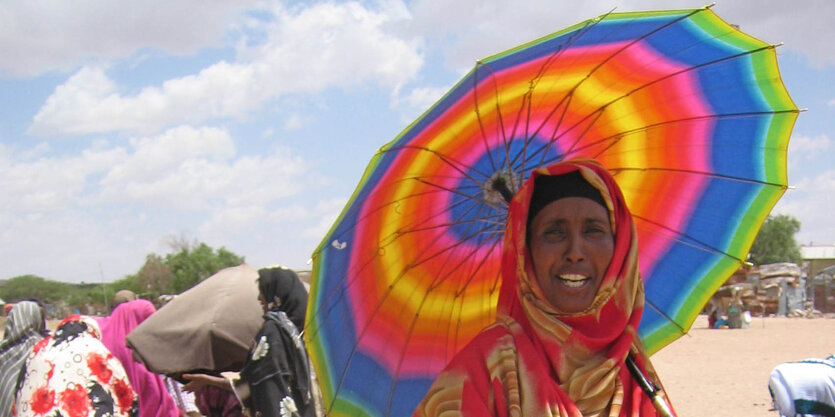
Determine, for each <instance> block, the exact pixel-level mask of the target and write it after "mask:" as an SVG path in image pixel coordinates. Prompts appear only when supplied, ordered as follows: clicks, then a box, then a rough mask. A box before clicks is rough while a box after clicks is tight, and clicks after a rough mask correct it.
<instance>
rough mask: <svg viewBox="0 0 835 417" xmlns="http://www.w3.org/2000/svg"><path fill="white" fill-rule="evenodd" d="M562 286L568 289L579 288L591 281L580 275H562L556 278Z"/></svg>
mask: <svg viewBox="0 0 835 417" xmlns="http://www.w3.org/2000/svg"><path fill="white" fill-rule="evenodd" d="M557 278H558V279H559V280H560V283H562V285H565V286H566V287H569V288H580V287H582V286H583V285H585V284H586V283H587V282H589V281H590V280H591V278H589V277H587V276H585V275H581V274H563V275H559V276H557Z"/></svg>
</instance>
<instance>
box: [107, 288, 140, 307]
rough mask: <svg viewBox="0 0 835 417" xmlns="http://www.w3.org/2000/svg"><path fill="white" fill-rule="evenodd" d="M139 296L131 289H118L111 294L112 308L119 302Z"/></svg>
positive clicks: (136, 298) (125, 301) (135, 298)
mask: <svg viewBox="0 0 835 417" xmlns="http://www.w3.org/2000/svg"><path fill="white" fill-rule="evenodd" d="M138 299H139V297H137V296H136V293H134V292H133V291H131V290H119V291H116V294H113V309H116V307H118V306H119V304H122V303H127V302H128V301H133V300H138Z"/></svg>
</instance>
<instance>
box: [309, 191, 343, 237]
mask: <svg viewBox="0 0 835 417" xmlns="http://www.w3.org/2000/svg"><path fill="white" fill-rule="evenodd" d="M347 202H348V200H347V199H343V198H334V199H331V200H327V201H323V202H320V203H319V204H318V205H317V206H316V209H315V211H314V212H315V214H316V216H317V217H318V218H319V222H318V223H316V224H315V225H314V226H312V227H309V228H307V229H305V230H303V231H302V233H301V236H303V237H305V238H311V239H313V238H316V239H321V238H323V237H324V236H325V234H327V233H328V230H330V228H331V226H333V223H334V222H335V221H336V219H337V217H339V213H341V212H342V209H343V208H344V207H345V204H346V203H347Z"/></svg>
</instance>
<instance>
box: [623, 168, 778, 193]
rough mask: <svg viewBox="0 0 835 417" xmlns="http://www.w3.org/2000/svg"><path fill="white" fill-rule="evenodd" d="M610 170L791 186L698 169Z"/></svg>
mask: <svg viewBox="0 0 835 417" xmlns="http://www.w3.org/2000/svg"><path fill="white" fill-rule="evenodd" d="M609 171H610V172H612V175H616V174H617V173H619V172H623V171H659V172H674V173H679V174H693V175H699V176H703V177H710V178H718V179H723V180H729V181H736V182H746V183H750V184H759V185H769V186H773V187H779V188H782V189H788V188H789V186H788V185H785V184H779V183H775V182H769V181H762V180H757V179H752V178H743V177H736V176H732V175H723V174H718V173H715V172H705V171H696V170H692V169H674V168H650V167H648V168H631V167H624V168H609Z"/></svg>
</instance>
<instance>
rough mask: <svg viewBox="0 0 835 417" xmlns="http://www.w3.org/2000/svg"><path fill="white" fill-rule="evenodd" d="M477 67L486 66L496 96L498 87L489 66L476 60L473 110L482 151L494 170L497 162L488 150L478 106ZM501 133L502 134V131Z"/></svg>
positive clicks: (499, 113) (498, 110)
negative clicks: (479, 133) (482, 146)
mask: <svg viewBox="0 0 835 417" xmlns="http://www.w3.org/2000/svg"><path fill="white" fill-rule="evenodd" d="M479 68H486V69H487V70H488V71H489V72H490V75H491V77H490V79H491V80H493V81H494V82H493V88H494V89H496V90H497V91H496V96H498V87H497V86H496V83H495V77H494V76H493V71H492V70H491V69H490V67H488V66H486V65H482V64H481V61H476V65H475V69H474V70H473V90H472V91H473V112H474V113H475V116H476V120H478V128H479V132H481V142H482V144H483V145H484V152H485V153H487V155H488V156H489V159H490V166H491V167H492V169H493V171H496V167H497V164H496V161H494V160H493V154H492V153H491V152H490V144H489V143H488V139H487V138H488V136H487V134H486V133H485V132H484V123H483V122H482V120H481V111H480V110H479V107H478V84H479V82H478V69H479ZM498 103H499V100H496V113H497V117H498V120H499V126H501V121H502V120H501V117H502V113H501V111H500V109H499V108H498V105H499V104H498ZM502 134H504V132H502Z"/></svg>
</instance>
